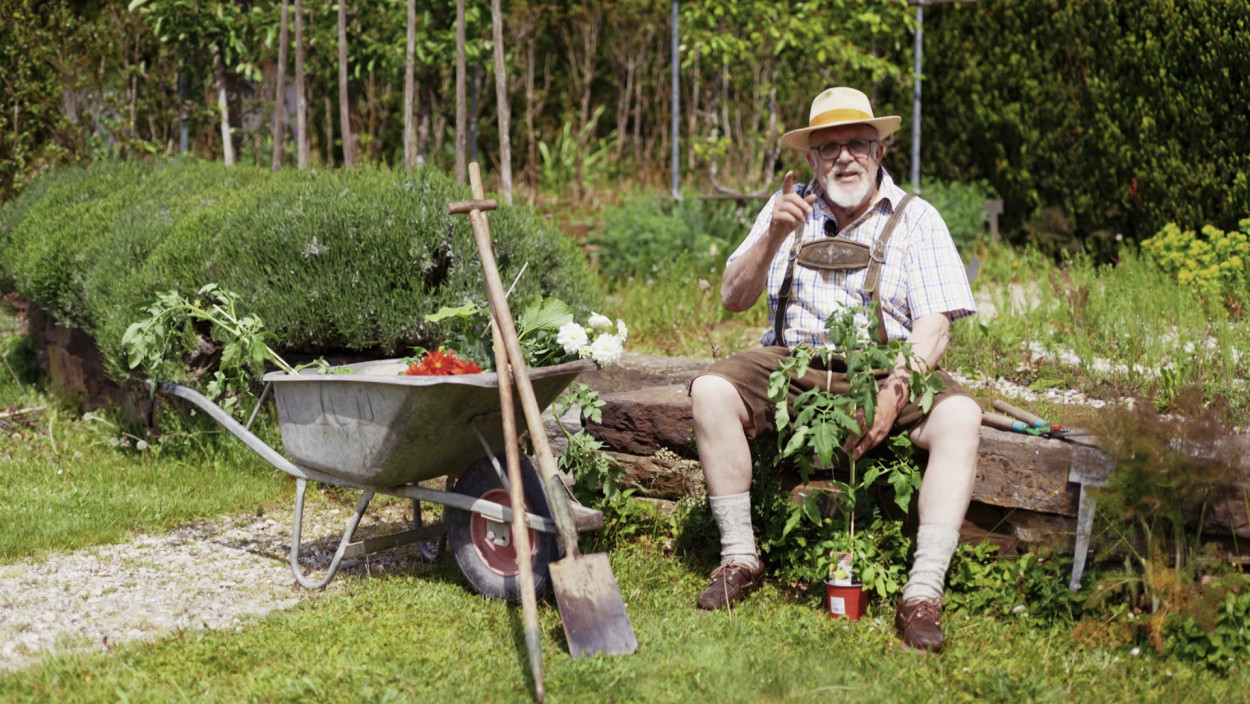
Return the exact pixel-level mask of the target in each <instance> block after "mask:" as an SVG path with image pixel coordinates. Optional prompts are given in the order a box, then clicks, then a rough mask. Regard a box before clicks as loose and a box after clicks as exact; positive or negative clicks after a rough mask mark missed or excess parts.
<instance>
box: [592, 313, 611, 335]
mask: <svg viewBox="0 0 1250 704" xmlns="http://www.w3.org/2000/svg"><path fill="white" fill-rule="evenodd" d="M589 325H590V329H591V330H594V331H595V332H608V331H610V330H611V329H612V319H611V318H609V317H608V316H606V315H600V314H598V313H595V312H593V311H592V312H591V314H590V323H589Z"/></svg>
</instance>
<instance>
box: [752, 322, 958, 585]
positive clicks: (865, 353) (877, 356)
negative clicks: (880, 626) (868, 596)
mask: <svg viewBox="0 0 1250 704" xmlns="http://www.w3.org/2000/svg"><path fill="white" fill-rule="evenodd" d="M857 315H866V316H867V318H868V320H869V325H868V330H867V331H865V330H862V329H861V328H860V327H859V325H858V324H857V323H856V321H855V318H856V316H857ZM826 328H827V329H828V332H829V344H828V345H827V346H825V347H823V348H820V349H815V348H812V347H810V346H807V345H800V346H799V347H797V348H796V349H795V350H794V352H793V354H791V355H790V356H789V357H788V358H786V360H785V361H783V362H782V363H781V365H780V366H779V367H778V369H777V370H776V371H774V372H773V373H772V374H771V375H770V376H769V379H768V397H769V399H771V400H773V401H775V402H776V404H777V409H776V416H775V418H776V420H775V422H776V427H777V442H778V445H777V448H778V450H779V451H778V453H777V455H776V456H775V458H774V464H775V465H777V466H780V465H781V464H783V463H789V464H793V465H795V466H796V467H797V471H798V474H799V478H800V480H801V481H802V482H803V483H804V484H806V483H807V482H808V481H810V479H811V477H812V475H813V474H814V473H815V472H817V471H818V469H819V468H826V467H833V466H835V464H837V462H835V460H840V459H842V458H843V457H845V459H846V460H847V461H848V462H849V466H850V479H849V481H845V482H844V481H840V480H838V479H837V478H836V477H835V479H834V480H833V482H832V483H833V485H834V486H836V487H837V488H838V489H839V491H840V492H841V493H840V495H839V503H840V510H841V511H842V513H843V514H844V516H845V519H844V521H843V525H844V528H845V531H846V534H845V535H844V536H840V537H838V538H836V539H825V540H821V541H819V542H817V543H816V544H815V545H812V546H808V545H807V541H806V540H800V543H801V545H800V547H803V548H808V549H812V550H815V551H817V552H818V553H819V552H823V554H824V555H825V556H829V555H830V553H831V552H834V551H835V550H836V551H841V552H847V551H849V552H850V553H851V555H852V556H853V557H854V556H857V555H860V552H859V551H860V546H859V545H858V543H860V542H863V543H866V544H867V545H866V546H865V547H871V546H874V539H872V538H869V539H865V540H857V536H856V534H855V522H854V521H855V518H854V516H855V510H856V508H857V507H859V504H860V500H859V497H860V495H861V494H863V493H864V490H866V489H867V488H868V487H870V486H871V485H872V483H873V482H874V481H876V480H877V479H878V478H879V477H882V476H885V477H887V478H888V481H889V483H890V485H891V486H892V487H893V488H894V491H895V501H896V502H897V503H898V505H899V507H900V508H901V509H902V510H903V511H906V510H907V507H908V506H909V504H910V501H911V496H912V495H913V494H914V493H915V492H916V491H917V490H918V489H919V488H920V470H919V469H918V468H917V467H916V466H915V464H914V463H912V462H910V461H906V460H904V461H898V462H893V463H889V464H886V465H882V464H877V465H876V466H874V467H872V468H871V469H870V470H869V471H866V472H864V475H863V477H862V478H859V479H857V478H856V461H855V458H854V457H848V456H846V455H845V454H839V455H837V456H835V453H841V452H842V450H843V448H844V446H845V445H846V443H847V441H848V440H849V439H851V438H853V437H855V436H857V435H859V434H860V433H862V432H863V430H864V428H869V427H872V423H873V418H874V416H875V415H876V402H877V393H878V385H877V378H876V376H875V374H874V370H880V369H893V368H894V365H895V364H896V363H897V361H898V360H899V359H900V358H902V359H903V360H904V361H905V363H906V365H907V368H908V369H909V370H911V378H910V389H909V398H910V400H911V401H914V402H915V403H917V404H918V405H919V406H920V407H921V408H922V409H923V410H924V411H925V412H926V413H927V412H928V411H929V410H930V409H931V408H932V406H933V397H934V394H935V393H936V392H937V391H938V390H940V389H941V382H940V381H938V380H937V378H936V377H935V376H934V375H933V372H932V371H931V370H925V371H924V372H922V371H920V370H917V369H916V368H915V367H914V366H913V364H914V360H913V357H912V353H911V348H910V346H909V345H908V344H907V343H906V342H903V341H902V340H890V341H889V342H887V343H885V344H882V343H880V342H878V341H877V339H876V328H877V320H876V316H875V315H873V313H872V308H871V307H869V308H851V309H846V310H844V311H841V312H840V313H839V314H836V315H832V316H830V318H829V320H828V321H827V322H826ZM817 356H819V357H820V358H821V361H822V363H823V366H824V368H825V369H829V370H832V369H835V367H839V366H843V365H844V369H845V374H846V380H847V383H848V385H849V388H847V389H846V390H845V391H843V392H841V393H835V392H833V391H832V390H831V389H828V388H822V387H821V386H819V385H816V386H814V387H812V388H811V389H808V390H807V391H803V392H802V393H800V394H798V395H797V396H795V397H794V398H791V391H790V384H791V381H792V380H793V379H799V378H802V377H803V376H804V375H805V374H807V371H808V367H809V365H810V364H811V362H812V360H813V359H815V358H817ZM839 360H840V362H839ZM861 419H862V421H863V426H862V427H861ZM890 444H891V446H892V449H893V450H894V451H895V454H896V457H900V456H904V455H905V456H908V459H909V455H910V452H909V448H910V446H911V442H910V441H909V440H908V439H907V438H896V439H894V440H892V441H891V443H890ZM900 453H902V455H901V454H900ZM817 503H818V498H817V495H816V494H815V493H814V492H813V493H810V494H809V495H808V497H807V498H806V499H805V500H804V501H803V502H802V503H801V504H799V505H797V506H795V505H791V506H790V507H789V509H788V512H787V513H788V516H787V518H786V521H785V524H784V527H783V528H782V530H781V535H780V538H779V541H780V540H784V539H785V538H786V537H787V535H789V533H790V532H791V531H792V530H793V529H794V528H795V527H796V526H798V524H799V523H800V522H803V521H804V520H806V521H807V522H808V523H809V524H811V525H812V526H815V527H818V528H819V527H821V526H824V525H825V521H826V520H828V519H823V518H822V516H821V513H820V510H819V508H818V506H817ZM825 559H827V560H829V561H831V562H833V563H836V562H837V560H835V559H832V558H831V557H826V558H825ZM887 565H888V563H887ZM887 565H879V566H874V565H869V566H867V567H863V566H860V565H858V564H856V565H855V574H856V576H858V578H859V579H860V581H861V582H863V581H864V580H865V579H868V580H870V581H869V582H864V583H865V585H866V588H871V587H870V586H867V585H869V584H871V583H872V581H873V578H874V577H877V573H878V572H881V579H883V580H886V579H888V577H887V574H886V570H888V569H889V567H888V566H887ZM835 566H836V565H835ZM865 569H867V571H868V577H867V578H866V577H865V576H864V571H865ZM840 577H841V578H847V577H849V575H840ZM885 584H896V582H893V581H891V582H886V583H885ZM882 590H883V591H881V592H880V593H881V595H882V596H885V595H886V593H885V592H886V591H888V588H887V587H885V586H883V587H882Z"/></svg>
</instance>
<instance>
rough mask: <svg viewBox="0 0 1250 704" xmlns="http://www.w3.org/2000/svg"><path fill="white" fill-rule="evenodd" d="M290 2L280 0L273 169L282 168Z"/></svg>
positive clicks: (274, 105) (274, 107) (274, 102)
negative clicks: (280, 16) (287, 31)
mask: <svg viewBox="0 0 1250 704" xmlns="http://www.w3.org/2000/svg"><path fill="white" fill-rule="evenodd" d="M289 6H290V2H289V1H288V0H282V20H281V23H280V26H279V29H278V75H277V80H276V83H277V86H275V88H274V99H273V170H274V171H277V170H278V169H281V168H282V141H283V137H284V136H285V133H286V44H287V36H286V30H287V10H288V9H289Z"/></svg>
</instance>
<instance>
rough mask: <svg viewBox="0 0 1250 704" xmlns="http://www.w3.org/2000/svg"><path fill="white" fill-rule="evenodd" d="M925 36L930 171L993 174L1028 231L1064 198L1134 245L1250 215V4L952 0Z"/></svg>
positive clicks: (895, 99) (1087, 226) (1074, 222)
mask: <svg viewBox="0 0 1250 704" xmlns="http://www.w3.org/2000/svg"><path fill="white" fill-rule="evenodd" d="M924 41H925V47H924V67H923V68H924V74H925V83H924V93H923V101H924V102H923V118H922V119H923V124H922V127H923V130H922V135H923V137H922V143H921V147H922V164H923V167H924V171H925V174H926V175H928V176H932V177H936V178H939V179H951V180H954V179H958V180H961V181H967V180H970V179H972V180H976V179H984V180H987V181H988V182H989V183H990V185H991V186H992V187H993V189H994V190H995V191H996V192H997V193H998V194H1000V196H1001V197H1002V198H1003V200H1004V207H1005V211H1006V212H1005V215H1004V219H1003V223H1004V225H1005V226H1006V227H1007V228H1008V229H1010V230H1014V231H1015V232H1016V233H1017V234H1021V233H1026V232H1027V231H1028V226H1031V225H1037V226H1040V221H1039V219H1040V215H1041V211H1042V209H1044V208H1048V207H1052V206H1053V207H1057V208H1060V209H1062V213H1063V216H1064V219H1066V221H1067V222H1066V226H1065V225H1062V224H1057V223H1058V220H1059V219H1058V218H1052V219H1051V227H1052V228H1055V227H1058V228H1059V229H1067V230H1069V231H1070V232H1072V233H1074V234H1076V235H1077V236H1085V237H1088V236H1089V235H1092V234H1096V233H1099V232H1100V231H1101V233H1102V234H1104V235H1106V236H1114V235H1115V234H1122V235H1123V236H1124V237H1125V238H1126V239H1129V240H1132V241H1139V240H1141V239H1145V238H1147V237H1150V236H1151V235H1153V234H1154V233H1156V232H1158V231H1160V230H1161V229H1162V228H1163V227H1164V226H1165V225H1166V224H1167V223H1169V222H1174V223H1177V224H1178V225H1179V226H1180V227H1181V228H1183V229H1192V230H1197V229H1199V228H1201V227H1202V226H1204V225H1206V224H1213V225H1214V226H1216V227H1218V228H1220V229H1223V230H1235V229H1236V228H1237V226H1238V224H1237V223H1238V221H1239V220H1240V219H1241V218H1243V217H1245V214H1246V206H1247V204H1248V203H1250V112H1248V111H1247V110H1246V107H1245V103H1246V98H1245V96H1247V95H1250V3H1247V2H1229V0H1154V1H1152V2H1123V0H1082V1H1081V2H1059V1H1058V0H979V2H977V3H975V4H964V3H948V4H940V5H935V6H931V7H927V8H925V24H924ZM902 97H905V96H888V98H890V100H891V104H898V105H902V104H903V101H902V100H900V98H902ZM903 132H904V134H900V136H899V140H900V146H899V149H902V150H907V149H910V145H909V143H908V139H909V136H908V135H907V134H905V133H906V132H907V131H906V130H904V131H903Z"/></svg>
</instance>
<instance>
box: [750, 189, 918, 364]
mask: <svg viewBox="0 0 1250 704" xmlns="http://www.w3.org/2000/svg"><path fill="white" fill-rule="evenodd" d="M912 198H915V194H912V193H908V194H907V195H905V196H903V197H902V198H901V199H900V200H899V202H898V205H896V206H895V207H894V212H893V213H892V214H891V215H890V219H889V220H888V221H886V223H885V229H884V230H882V231H881V234H880V235H879V236H878V237H877V241H876V242H874V243H873V245H872V252H871V253H870V255H869V261H868V274H867V275H866V276H865V277H864V293H866V294H868V296H869V299H870V300H871V301H873V302H876V304H877V306H876V308H877V339H878V340H879V341H880V342H881V344H885V343H886V342H889V339H890V337H889V335H888V334H887V333H886V330H885V314H884V313H882V312H881V292H880V291H879V290H878V286H879V284H880V283H881V265H882V264H884V263H885V248H886V244H888V243H889V241H890V236H891V235H893V234H894V228H895V227H896V226H897V225H898V221H899V220H900V219H902V215H903V209H904V208H906V207H907V204H908V203H910V202H911V199H912ZM800 239H801V238H800V237H797V236H796V237H795V238H794V245H793V246H791V247H790V263H789V265H787V267H786V278H785V279H784V280H782V282H781V289H780V290H779V291H778V292H777V314H776V316H775V318H774V320H773V336H774V338H775V339H774V340H773V344H775V345H781V346H783V347H785V346H786V337H785V331H784V329H785V325H786V306H787V304H789V302H790V288H791V287H792V286H793V285H794V269H795V267H796V266H797V264H798V259H799V250H800V249H801V248H802V243H801V242H800Z"/></svg>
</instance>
